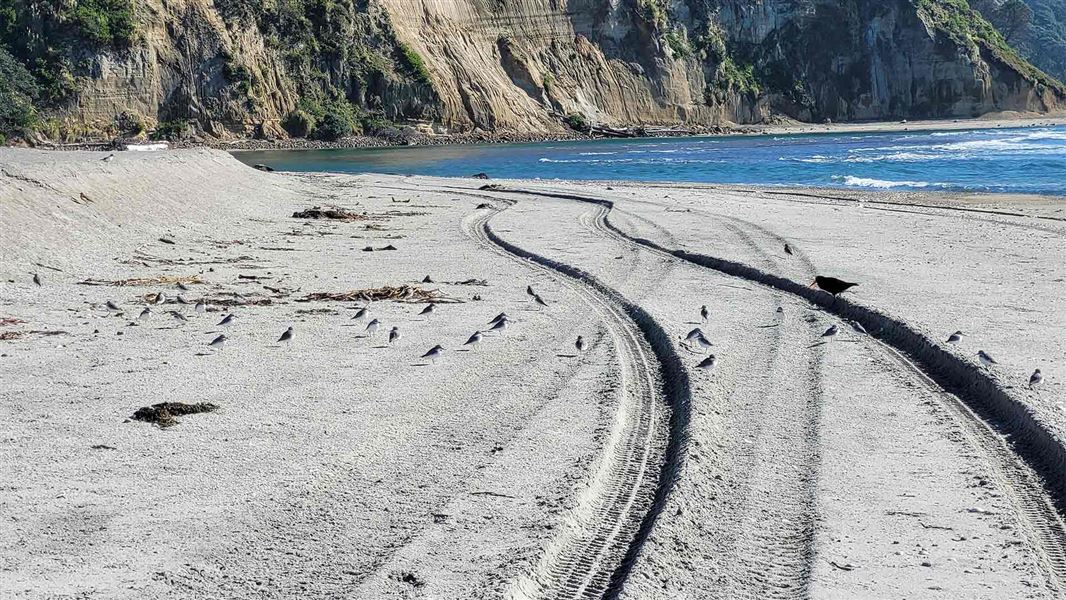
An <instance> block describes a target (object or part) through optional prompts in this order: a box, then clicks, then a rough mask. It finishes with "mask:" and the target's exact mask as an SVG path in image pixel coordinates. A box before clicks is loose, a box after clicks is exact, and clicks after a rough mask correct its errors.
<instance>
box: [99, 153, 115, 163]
mask: <svg viewBox="0 0 1066 600" xmlns="http://www.w3.org/2000/svg"><path fill="white" fill-rule="evenodd" d="M100 160H101V161H103V162H111V161H113V160H115V155H114V154H108V155H107V156H105V157H103V158H101V159H100Z"/></svg>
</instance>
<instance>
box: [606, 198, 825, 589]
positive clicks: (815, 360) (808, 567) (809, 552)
mask: <svg viewBox="0 0 1066 600" xmlns="http://www.w3.org/2000/svg"><path fill="white" fill-rule="evenodd" d="M609 212H610V209H609V208H608V206H606V205H604V204H598V205H597V206H596V208H595V210H594V211H593V212H592V214H591V215H590V216H589V222H590V224H591V228H592V229H593V231H595V232H597V233H599V234H601V235H603V236H604V237H606V238H608V239H612V240H614V241H616V242H617V243H619V244H622V245H625V246H635V247H637V248H638V249H643V250H645V251H650V252H653V253H655V254H659V255H661V256H663V257H664V258H666V259H668V260H671V261H677V260H678V258H677V257H675V256H673V255H672V254H670V253H669V252H662V251H660V250H657V249H651V248H647V247H645V246H642V245H640V244H637V243H636V242H634V241H632V240H631V239H629V238H628V237H626V236H624V235H622V234H620V233H618V231H617V230H616V229H614V228H613V227H611V226H610V225H609V224H608V221H607V216H608V214H609ZM626 216H628V217H630V218H634V219H636V220H639V221H641V222H643V223H645V224H646V225H648V226H649V227H652V228H653V229H656V230H658V231H661V232H664V233H667V234H668V232H665V230H663V229H662V228H661V226H659V225H658V224H657V223H654V222H652V221H650V220H648V219H646V218H644V217H641V216H639V215H634V214H632V213H626ZM726 227H727V228H728V229H729V230H730V231H731V232H732V233H733V234H734V235H736V236H737V237H738V239H740V240H741V242H742V243H744V244H746V245H748V246H749V247H750V248H751V249H752V251H753V252H755V253H757V254H759V255H760V256H762V257H763V259H764V261H766V263H767V264H771V263H772V261H773V258H772V257H771V256H769V255H767V254H766V253H765V252H764V251H763V250H762V249H761V248H760V247H759V246H758V245H757V244H756V243H755V242H754V240H752V239H751V238H750V237H749V236H748V235H747V233H746V232H744V231H742V230H741V229H740V228H739V227H737V226H736V225H734V224H732V223H730V224H727V225H726ZM771 295H772V296H773V297H777V296H778V295H779V293H777V292H774V291H772V290H771ZM785 318H786V319H794V318H796V317H795V316H793V315H791V314H790V315H788V316H786V317H785ZM803 329H804V330H805V331H804V334H803V335H802V336H801V338H799V339H792V340H786V339H785V337H786V336H785V335H784V330H785V327H784V323H782V324H781V325H780V326H779V327H777V328H775V333H774V334H773V335H772V337H773V340H774V342H773V343H772V344H771V350H770V356H769V357H768V360H767V366H766V368H765V370H764V372H765V373H767V376H766V377H764V378H762V381H764V382H770V381H789V380H791V379H793V378H795V377H796V376H797V375H798V376H800V377H802V378H803V380H804V383H805V385H801V386H799V387H797V388H789V389H787V390H780V389H767V390H765V392H764V393H763V394H761V395H760V396H761V397H760V399H759V400H758V401H757V402H756V403H755V405H754V406H750V407H748V408H746V409H745V410H744V412H745V413H746V419H747V421H748V422H749V423H750V425H749V426H748V427H745V428H744V430H745V431H748V432H750V433H749V436H748V439H749V442H750V445H749V447H747V448H744V449H742V450H741V455H742V456H739V457H738V458H740V459H741V460H742V461H743V462H744V464H745V465H746V468H747V476H746V477H744V478H743V479H742V480H740V481H739V482H738V485H739V486H740V488H741V490H743V491H741V490H738V491H737V492H738V493H740V494H742V495H743V496H744V497H745V498H746V502H745V503H744V505H745V508H746V510H744V511H743V513H742V514H739V515H738V517H739V518H738V519H737V522H736V523H734V524H733V526H732V527H730V528H729V529H730V532H729V533H727V539H729V540H731V541H730V544H731V547H732V548H733V549H734V551H735V552H736V554H737V556H736V558H735V560H734V561H733V563H732V564H731V565H730V569H729V570H728V574H729V579H728V580H727V581H726V582H725V583H726V586H727V589H726V590H723V593H724V594H727V596H726V597H730V598H751V599H753V600H800V599H803V598H806V597H807V596H808V591H809V589H810V577H811V573H812V571H813V562H814V555H815V551H814V534H815V529H816V525H815V522H816V519H817V506H816V505H817V500H816V495H817V489H816V488H817V476H818V475H817V472H818V466H819V464H820V463H821V454H820V448H819V445H820V442H819V439H820V429H821V410H822V382H821V373H822V359H823V356H822V352H821V350H820V349H819V348H817V347H812V346H810V345H809V344H808V343H807V341H806V340H809V339H810V338H811V337H813V336H816V335H818V333H819V332H818V331H815V330H816V329H817V326H816V325H813V324H812V323H810V322H808V323H807V324H806V326H804V327H803ZM783 344H787V345H788V346H789V347H788V349H787V351H785V349H784V348H783V347H782V346H783ZM785 371H787V372H788V373H790V374H791V375H785V374H784V372H785ZM775 396H781V397H782V398H785V399H784V400H782V401H778V402H775V401H773V400H772V399H773V398H774V397H775ZM771 404H773V405H774V406H777V407H778V410H777V411H772V412H771V411H768V410H767V408H768V406H769V405H771Z"/></svg>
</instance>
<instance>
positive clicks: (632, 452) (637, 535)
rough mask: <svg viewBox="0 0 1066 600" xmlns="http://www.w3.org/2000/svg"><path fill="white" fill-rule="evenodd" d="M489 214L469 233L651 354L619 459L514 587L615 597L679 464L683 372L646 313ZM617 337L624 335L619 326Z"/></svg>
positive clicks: (685, 390)
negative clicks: (577, 516)
mask: <svg viewBox="0 0 1066 600" xmlns="http://www.w3.org/2000/svg"><path fill="white" fill-rule="evenodd" d="M494 199H496V200H498V199H497V198H494ZM493 214H494V213H493V212H485V213H484V214H482V215H479V216H477V217H475V218H474V219H473V221H472V223H471V224H470V230H469V233H470V234H471V235H472V236H473V237H474V238H475V239H477V240H478V241H480V242H482V243H483V244H486V245H489V246H490V247H494V248H496V249H497V250H498V251H502V252H504V253H506V254H508V255H510V256H511V257H512V258H515V259H516V260H522V261H531V262H533V263H535V264H536V265H539V267H540V268H543V269H546V270H550V271H552V272H554V273H556V274H559V275H562V276H564V278H565V280H567V281H568V283H569V284H570V285H571V287H574V288H575V290H576V291H579V293H581V295H584V296H585V297H586V300H587V301H588V300H592V301H591V302H590V304H598V305H599V306H601V307H602V308H604V309H606V310H607V311H608V312H610V313H611V314H612V315H613V316H615V317H616V318H617V319H623V320H627V321H629V322H630V325H631V326H635V330H636V331H635V332H634V333H637V334H639V338H640V339H639V340H627V339H622V340H621V342H622V343H625V342H627V341H629V342H630V343H632V344H635V347H634V348H631V349H632V350H633V351H634V352H635V353H636V354H638V355H640V354H641V353H642V352H643V350H642V347H643V346H645V345H646V346H647V348H648V349H650V351H651V354H652V355H653V357H654V361H653V362H654V365H651V366H652V367H653V368H654V370H655V371H656V373H654V379H655V380H656V381H653V382H651V383H650V385H649V386H646V387H647V389H641V390H639V392H640V393H642V395H643V396H644V397H645V403H646V405H647V410H644V411H643V412H641V413H638V414H637V415H635V416H634V417H633V418H635V419H637V420H638V423H637V425H636V429H635V431H634V432H632V433H630V434H628V435H627V436H626V438H625V439H621V440H619V442H618V444H617V445H619V446H621V448H620V460H621V461H622V464H619V465H616V467H615V468H613V469H610V472H609V473H607V474H606V476H605V479H607V481H604V482H600V483H601V484H602V485H600V487H601V488H603V492H602V493H600V494H599V495H598V496H597V497H595V498H594V499H593V500H592V501H591V502H589V503H588V504H590V505H591V506H592V512H593V514H592V515H584V517H585V518H584V519H583V521H584V525H583V526H581V527H577V528H575V529H572V530H568V531H567V532H566V533H567V534H570V537H567V538H566V539H562V540H559V542H558V545H557V546H556V547H554V548H552V549H551V551H549V553H548V555H547V556H546V557H545V559H544V560H543V561H542V562H541V563H540V565H539V566H538V568H537V569H536V572H535V573H534V574H533V576H532V578H531V579H532V585H531V586H528V587H527V588H526V589H520V590H518V591H517V593H518V594H520V595H522V596H523V597H524V596H525V595H529V594H532V595H534V596H537V597H547V598H567V599H570V598H615V597H617V596H618V594H619V593H620V592H621V590H622V586H623V585H624V583H625V580H626V577H627V576H628V574H629V572H630V570H631V568H632V565H633V564H634V562H635V559H636V557H637V555H638V554H639V552H640V549H641V547H642V545H643V543H644V541H645V540H646V539H647V537H648V535H649V533H650V532H651V530H652V528H653V527H654V525H655V522H656V520H657V519H658V517H659V515H660V513H661V512H662V509H663V506H664V505H665V502H666V499H667V497H668V495H669V493H670V491H671V489H672V488H673V485H674V482H675V480H676V477H677V474H678V472H679V470H680V466H681V461H682V457H683V450H684V444H685V432H686V429H687V426H688V419H689V380H688V375H687V373H686V372H685V370H684V368H683V367H682V364H681V359H680V357H678V356H677V354H676V352H675V351H674V349H673V345H672V342H671V338H670V336H669V335H668V334H667V333H666V332H665V330H663V328H662V327H661V326H659V325H658V323H656V322H655V321H654V319H653V318H652V317H651V316H650V315H648V313H647V312H645V311H644V310H643V309H642V308H640V307H639V306H637V305H635V304H633V303H631V302H629V301H628V300H626V299H625V298H624V297H623V296H622V295H621V294H619V293H618V292H617V291H615V290H613V289H612V288H610V287H608V286H606V285H605V284H603V283H602V282H600V281H599V280H597V279H596V278H595V277H593V276H592V275H590V274H589V273H587V272H585V271H582V270H581V269H578V268H576V267H573V266H570V265H567V264H565V263H561V262H559V261H555V260H552V259H550V258H547V257H544V256H540V255H538V254H535V253H533V252H530V251H528V250H525V249H523V248H520V247H518V246H516V245H514V244H512V243H510V242H508V241H506V240H504V239H502V238H500V237H499V236H498V235H496V233H495V232H493V231H492V229H491V228H490V227H489V225H488V221H489V220H490V219H491V217H492V215H493ZM620 337H622V338H625V337H626V336H625V335H624V332H623V335H622V336H620ZM628 351H629V349H627V350H626V351H625V352H628ZM625 352H623V353H625ZM638 384H639V382H638ZM656 405H658V407H657V406H656ZM655 410H658V411H660V412H668V413H669V415H670V417H669V421H668V422H667V423H660V425H662V426H660V427H659V430H660V435H658V436H656V434H655V432H654V431H653V430H654V429H655V426H656V423H655V421H654V418H653V414H654V411H655ZM660 421H661V419H660ZM656 438H658V439H656ZM662 438H665V439H662ZM649 459H654V461H651V460H649ZM599 475H600V473H597V476H599ZM580 508H582V507H579V509H580ZM575 532H576V533H575ZM530 587H531V588H532V589H529V588H530Z"/></svg>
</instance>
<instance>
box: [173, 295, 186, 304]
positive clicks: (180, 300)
mask: <svg viewBox="0 0 1066 600" xmlns="http://www.w3.org/2000/svg"><path fill="white" fill-rule="evenodd" d="M174 301H175V302H177V303H178V304H188V303H189V301H188V300H186V299H185V296H182V295H181V294H178V295H177V296H174Z"/></svg>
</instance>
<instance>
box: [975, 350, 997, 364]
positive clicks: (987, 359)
mask: <svg viewBox="0 0 1066 600" xmlns="http://www.w3.org/2000/svg"><path fill="white" fill-rule="evenodd" d="M977 358H978V359H979V360H980V361H981V364H982V365H984V366H986V367H991V366H992V365H998V364H999V363H997V362H996V359H994V358H992V355H991V354H989V353H987V352H985V351H984V350H978V351H977Z"/></svg>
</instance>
